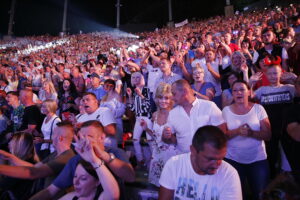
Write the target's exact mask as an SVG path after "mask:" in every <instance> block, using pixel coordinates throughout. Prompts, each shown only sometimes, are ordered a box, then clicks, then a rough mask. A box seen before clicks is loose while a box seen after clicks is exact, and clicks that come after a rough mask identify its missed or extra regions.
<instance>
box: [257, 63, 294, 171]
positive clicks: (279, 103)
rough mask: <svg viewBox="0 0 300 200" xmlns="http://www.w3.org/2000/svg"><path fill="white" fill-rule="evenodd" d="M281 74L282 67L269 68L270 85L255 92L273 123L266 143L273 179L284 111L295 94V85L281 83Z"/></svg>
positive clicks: (267, 72) (272, 66)
mask: <svg viewBox="0 0 300 200" xmlns="http://www.w3.org/2000/svg"><path fill="white" fill-rule="evenodd" d="M281 74H282V70H281V67H280V65H271V66H269V68H268V69H267V71H266V76H267V78H268V80H269V82H270V85H269V86H262V87H260V88H258V89H257V90H256V91H255V92H254V98H255V99H257V100H258V101H259V103H260V104H261V105H263V106H264V108H265V109H266V111H267V114H268V116H269V119H270V123H271V130H272V138H271V140H270V141H269V142H267V143H266V145H267V146H266V147H267V155H268V160H269V165H270V170H271V177H274V176H275V175H276V173H277V169H276V166H277V162H278V157H279V139H280V136H281V131H282V122H283V118H282V117H283V110H284V109H285V108H287V106H289V105H290V104H291V103H292V102H293V97H294V93H295V87H294V86H293V85H289V84H287V85H283V84H281V83H280V77H281Z"/></svg>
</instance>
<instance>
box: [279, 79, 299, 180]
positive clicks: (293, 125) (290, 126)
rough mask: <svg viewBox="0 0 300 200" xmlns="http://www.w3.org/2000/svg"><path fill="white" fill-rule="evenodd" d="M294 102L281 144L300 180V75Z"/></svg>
mask: <svg viewBox="0 0 300 200" xmlns="http://www.w3.org/2000/svg"><path fill="white" fill-rule="evenodd" d="M295 89H296V92H295V97H294V103H293V104H292V105H291V106H290V107H289V108H287V110H286V112H285V116H284V118H285V120H284V126H283V135H282V137H281V144H282V148H283V150H284V153H285V155H286V158H287V160H288V163H289V165H290V168H291V170H292V171H293V172H295V174H296V175H297V176H298V179H299V180H300V158H299V155H300V101H299V100H300V98H299V97H300V76H298V78H297V79H296V81H295Z"/></svg>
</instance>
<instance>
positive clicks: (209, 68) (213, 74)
mask: <svg viewBox="0 0 300 200" xmlns="http://www.w3.org/2000/svg"><path fill="white" fill-rule="evenodd" d="M206 66H207V70H208V71H209V72H210V73H211V75H212V76H213V77H214V78H215V79H216V80H220V79H221V76H220V74H219V73H218V72H216V71H215V70H214V69H213V68H212V66H211V64H210V63H209V62H208V63H206Z"/></svg>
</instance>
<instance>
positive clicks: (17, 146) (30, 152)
mask: <svg viewBox="0 0 300 200" xmlns="http://www.w3.org/2000/svg"><path fill="white" fill-rule="evenodd" d="M8 147H9V151H10V153H11V155H13V156H14V157H16V158H18V159H21V160H24V161H25V162H28V163H30V164H35V163H36V162H37V159H36V158H37V156H36V154H35V151H34V144H33V137H32V135H31V133H26V132H24V133H23V132H18V133H15V134H14V135H13V136H12V138H11V140H10V142H9V145H8ZM1 158H2V159H3V158H4V160H6V159H7V157H5V156H1ZM7 160H8V161H9V163H8V165H11V166H18V163H14V162H11V161H10V160H9V159H7ZM2 166H4V167H6V166H7V165H2ZM32 186H33V181H32V180H24V179H19V178H12V177H8V176H1V178H0V188H1V198H5V197H4V194H3V193H4V192H7V193H8V195H7V196H10V198H9V199H20V200H26V199H28V198H29V197H30V196H31V195H32V193H31V187H32Z"/></svg>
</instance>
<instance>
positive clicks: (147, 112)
mask: <svg viewBox="0 0 300 200" xmlns="http://www.w3.org/2000/svg"><path fill="white" fill-rule="evenodd" d="M131 85H132V86H133V88H134V91H132V90H131V89H130V88H127V90H126V92H127V95H128V97H129V98H128V107H129V108H130V110H131V111H132V112H134V113H135V116H136V122H135V125H134V130H133V146H134V150H135V155H136V158H137V160H138V165H139V166H140V167H144V166H145V164H146V163H145V162H146V159H145V158H144V156H143V152H142V148H141V145H140V138H141V135H142V133H143V128H142V126H141V122H142V120H143V121H146V122H147V123H151V120H150V118H151V114H152V113H151V103H150V98H151V97H150V90H149V88H147V87H145V79H144V77H143V75H142V74H141V73H140V72H134V73H133V74H132V75H131ZM146 136H147V139H148V140H151V137H150V135H149V134H146ZM150 147H151V145H150Z"/></svg>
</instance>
